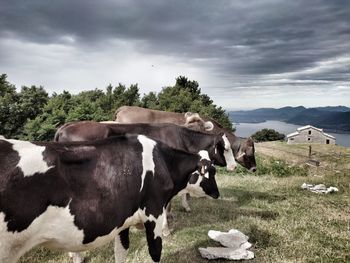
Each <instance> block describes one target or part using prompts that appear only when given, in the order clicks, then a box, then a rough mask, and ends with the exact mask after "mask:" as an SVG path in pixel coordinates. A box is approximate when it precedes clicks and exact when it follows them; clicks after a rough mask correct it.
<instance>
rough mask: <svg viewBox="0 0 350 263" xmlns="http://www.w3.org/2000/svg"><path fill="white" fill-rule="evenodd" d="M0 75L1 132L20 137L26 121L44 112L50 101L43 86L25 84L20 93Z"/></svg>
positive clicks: (9, 136)
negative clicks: (27, 85)
mask: <svg viewBox="0 0 350 263" xmlns="http://www.w3.org/2000/svg"><path fill="white" fill-rule="evenodd" d="M6 78H7V76H6V75H5V74H3V75H1V76H0V134H2V135H4V136H5V137H8V138H20V137H21V134H22V130H23V126H24V125H25V123H26V122H27V121H28V120H30V119H34V118H35V117H36V116H38V115H39V114H41V113H42V109H43V107H44V105H46V103H47V101H48V94H47V92H46V91H45V90H44V88H43V87H36V86H31V87H26V86H23V87H22V89H21V92H20V93H17V92H16V87H15V86H14V85H12V84H10V83H9V82H8V81H7V80H6Z"/></svg>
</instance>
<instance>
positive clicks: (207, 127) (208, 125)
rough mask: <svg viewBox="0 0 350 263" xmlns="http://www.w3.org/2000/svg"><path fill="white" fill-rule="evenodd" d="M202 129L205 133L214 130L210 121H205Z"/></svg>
mask: <svg viewBox="0 0 350 263" xmlns="http://www.w3.org/2000/svg"><path fill="white" fill-rule="evenodd" d="M204 129H205V130H206V131H212V130H213V129H214V124H213V123H212V122H211V121H206V122H205V123H204Z"/></svg>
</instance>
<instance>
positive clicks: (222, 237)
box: [208, 229, 251, 249]
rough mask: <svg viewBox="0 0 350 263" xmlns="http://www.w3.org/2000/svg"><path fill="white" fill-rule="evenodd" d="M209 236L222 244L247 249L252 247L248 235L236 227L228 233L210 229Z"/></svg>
mask: <svg viewBox="0 0 350 263" xmlns="http://www.w3.org/2000/svg"><path fill="white" fill-rule="evenodd" d="M208 236H209V237H210V238H211V239H213V240H215V241H217V242H220V244H221V245H223V246H225V247H229V248H234V249H238V248H246V249H247V248H250V247H251V244H250V243H249V242H248V237H247V236H246V235H244V234H243V233H242V232H240V231H238V230H236V229H231V230H230V231H229V232H228V233H227V232H221V231H215V230H209V232H208Z"/></svg>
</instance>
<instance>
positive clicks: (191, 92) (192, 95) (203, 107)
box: [141, 76, 232, 129]
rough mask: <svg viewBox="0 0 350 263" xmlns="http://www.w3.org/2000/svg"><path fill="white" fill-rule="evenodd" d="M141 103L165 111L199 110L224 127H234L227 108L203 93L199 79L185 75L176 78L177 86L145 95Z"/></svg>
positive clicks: (201, 113) (202, 114)
mask: <svg viewBox="0 0 350 263" xmlns="http://www.w3.org/2000/svg"><path fill="white" fill-rule="evenodd" d="M149 101H151V102H149ZM141 105H142V106H143V107H148V108H151V109H157V110H164V111H174V112H187V111H191V112H198V113H199V114H200V115H201V116H205V117H211V118H213V119H215V120H216V121H218V122H219V123H220V124H221V125H222V126H223V127H225V128H228V129H232V123H231V121H230V119H229V118H228V115H227V114H226V112H225V110H224V109H222V108H221V107H218V106H216V105H215V104H214V103H213V101H212V100H211V99H210V97H209V96H208V95H207V94H201V89H200V88H199V85H198V82H197V81H190V80H188V79H187V78H186V77H184V76H180V77H178V78H177V79H176V83H175V86H173V87H165V88H163V89H162V91H161V92H160V93H158V95H156V94H154V93H153V94H151V93H149V94H148V95H145V96H144V97H143V99H142V104H141Z"/></svg>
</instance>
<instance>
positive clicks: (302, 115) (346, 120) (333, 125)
mask: <svg viewBox="0 0 350 263" xmlns="http://www.w3.org/2000/svg"><path fill="white" fill-rule="evenodd" d="M229 117H230V119H231V120H232V121H233V122H237V123H239V122H250V123H258V122H264V121H267V120H277V121H284V122H287V123H292V124H297V125H307V124H310V125H313V126H316V127H318V128H323V129H326V130H328V131H333V132H337V131H347V132H350V108H348V107H345V106H335V107H332V106H328V107H317V108H305V107H303V106H299V107H283V108H280V109H274V108H260V109H256V110H250V111H230V112H229Z"/></svg>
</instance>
